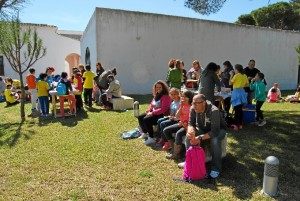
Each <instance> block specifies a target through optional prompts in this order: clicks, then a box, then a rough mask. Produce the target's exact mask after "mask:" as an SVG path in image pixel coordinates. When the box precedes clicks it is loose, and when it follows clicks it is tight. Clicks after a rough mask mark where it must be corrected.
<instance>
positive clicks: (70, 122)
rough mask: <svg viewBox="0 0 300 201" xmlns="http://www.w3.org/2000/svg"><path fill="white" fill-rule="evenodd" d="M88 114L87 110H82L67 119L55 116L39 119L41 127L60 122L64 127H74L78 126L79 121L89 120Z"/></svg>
mask: <svg viewBox="0 0 300 201" xmlns="http://www.w3.org/2000/svg"><path fill="white" fill-rule="evenodd" d="M87 117H88V114H87V112H86V111H85V110H81V111H80V112H78V114H77V115H76V117H75V116H68V117H67V116H66V117H65V118H61V117H57V118H54V117H53V116H50V117H39V124H38V125H39V126H47V125H48V124H52V123H57V122H60V123H61V125H62V126H68V127H74V126H76V125H77V124H78V121H82V120H83V119H87Z"/></svg>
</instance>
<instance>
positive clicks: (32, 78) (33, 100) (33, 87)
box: [26, 68, 38, 115]
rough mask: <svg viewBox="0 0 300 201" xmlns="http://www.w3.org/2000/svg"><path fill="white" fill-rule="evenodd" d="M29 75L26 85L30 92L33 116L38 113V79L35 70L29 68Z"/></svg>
mask: <svg viewBox="0 0 300 201" xmlns="http://www.w3.org/2000/svg"><path fill="white" fill-rule="evenodd" d="M29 73H30V74H28V75H27V76H26V84H27V86H28V91H29V92H30V96H31V115H33V114H34V113H35V112H36V101H37V99H38V97H37V89H36V77H35V69H34V68H29Z"/></svg>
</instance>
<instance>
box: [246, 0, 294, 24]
mask: <svg viewBox="0 0 300 201" xmlns="http://www.w3.org/2000/svg"><path fill="white" fill-rule="evenodd" d="M251 14H252V16H253V18H254V19H255V21H256V24H257V25H258V26H262V27H271V28H276V29H285V30H292V29H294V27H295V21H296V20H297V19H298V18H299V14H298V13H296V12H295V11H294V9H293V6H292V5H291V4H289V3H286V2H279V3H276V4H272V5H270V6H268V7H263V8H260V9H258V10H255V11H252V13H251Z"/></svg>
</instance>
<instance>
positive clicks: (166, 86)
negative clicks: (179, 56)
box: [152, 80, 169, 101]
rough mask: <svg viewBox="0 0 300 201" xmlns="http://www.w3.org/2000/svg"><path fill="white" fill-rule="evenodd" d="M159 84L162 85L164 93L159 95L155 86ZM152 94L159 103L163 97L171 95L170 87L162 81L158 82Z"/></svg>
mask: <svg viewBox="0 0 300 201" xmlns="http://www.w3.org/2000/svg"><path fill="white" fill-rule="evenodd" d="M157 84H160V85H161V86H162V91H161V93H159V94H156V93H155V86H156V85H157ZM152 94H153V96H154V98H155V101H158V100H159V99H160V98H161V97H162V96H163V95H168V94H169V87H168V85H167V84H166V83H165V82H164V81H162V80H158V81H157V82H155V83H154V85H153V88H152Z"/></svg>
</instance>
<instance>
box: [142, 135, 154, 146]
mask: <svg viewBox="0 0 300 201" xmlns="http://www.w3.org/2000/svg"><path fill="white" fill-rule="evenodd" d="M155 142H156V141H155V140H154V139H153V138H151V137H148V139H147V140H146V141H145V142H144V143H145V145H150V144H154V143H155Z"/></svg>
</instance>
